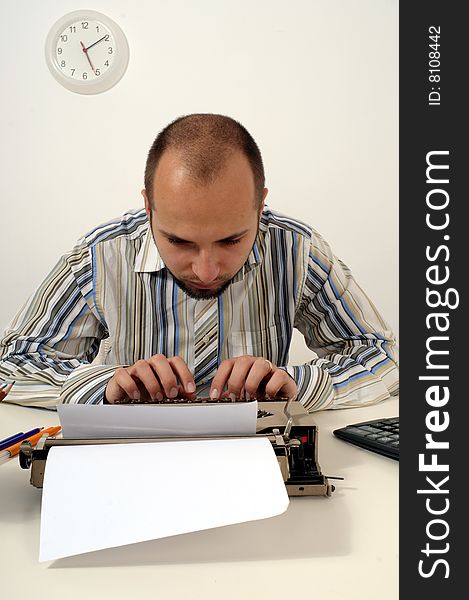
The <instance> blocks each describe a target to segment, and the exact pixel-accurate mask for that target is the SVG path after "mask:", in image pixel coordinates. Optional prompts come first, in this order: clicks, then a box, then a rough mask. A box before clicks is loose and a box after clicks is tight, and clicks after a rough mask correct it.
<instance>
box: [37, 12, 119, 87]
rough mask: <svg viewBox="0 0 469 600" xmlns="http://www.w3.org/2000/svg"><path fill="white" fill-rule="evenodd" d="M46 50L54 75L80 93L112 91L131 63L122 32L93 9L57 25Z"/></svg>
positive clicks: (68, 17) (67, 16)
mask: <svg viewBox="0 0 469 600" xmlns="http://www.w3.org/2000/svg"><path fill="white" fill-rule="evenodd" d="M45 50H46V61H47V66H48V67H49V70H50V72H51V73H52V75H53V76H54V77H55V79H56V80H57V81H58V82H59V83H61V84H62V85H63V86H64V87H66V88H67V89H69V90H71V91H72V92H76V93H78V94H100V93H101V92H105V91H106V90H109V89H110V88H112V87H113V86H114V85H116V83H117V82H118V81H119V80H120V79H121V78H122V76H123V75H124V73H125V71H126V69H127V65H128V63H129V45H128V43H127V38H126V37H125V34H124V32H123V31H122V29H121V28H120V27H119V25H117V23H115V22H114V21H113V20H112V19H110V18H109V17H107V16H106V15H103V14H101V13H98V12H96V11H93V10H77V11H74V12H71V13H68V14H66V15H64V16H63V17H62V18H61V19H59V20H58V21H57V22H56V23H54V25H52V27H51V29H50V31H49V34H48V36H47V40H46V49H45Z"/></svg>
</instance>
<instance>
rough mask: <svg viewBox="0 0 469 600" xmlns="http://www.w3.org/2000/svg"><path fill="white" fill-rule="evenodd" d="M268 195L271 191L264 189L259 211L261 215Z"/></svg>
mask: <svg viewBox="0 0 469 600" xmlns="http://www.w3.org/2000/svg"><path fill="white" fill-rule="evenodd" d="M268 193H269V190H268V189H267V188H264V193H263V196H262V204H261V207H260V210H259V214H260V213H261V212H262V211H263V210H264V204H265V199H266V197H267V194H268Z"/></svg>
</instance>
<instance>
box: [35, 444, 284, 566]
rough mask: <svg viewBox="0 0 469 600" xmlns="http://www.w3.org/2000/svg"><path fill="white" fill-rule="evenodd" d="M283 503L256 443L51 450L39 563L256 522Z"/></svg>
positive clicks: (265, 452) (267, 450) (267, 453)
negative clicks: (204, 530) (214, 528)
mask: <svg viewBox="0 0 469 600" xmlns="http://www.w3.org/2000/svg"><path fill="white" fill-rule="evenodd" d="M288 503H289V498H288V494H287V491H286V488H285V484H284V482H283V479H282V476H281V473H280V469H279V466H278V463H277V458H276V456H275V453H274V450H273V448H272V445H271V443H270V442H269V440H267V439H266V438H262V437H252V438H240V439H227V440H199V441H193V442H188V441H182V440H181V441H169V442H154V443H143V444H141V443H132V444H105V445H104V444H103V445H91V446H70V447H62V448H59V447H55V448H52V449H51V450H50V451H49V456H48V459H47V463H46V470H45V477H44V489H43V496H42V512H41V539H40V554H39V560H40V561H46V560H55V559H58V558H63V557H66V556H72V555H75V554H82V553H84V552H89V551H92V550H100V549H103V548H110V547H115V546H122V545H125V544H131V543H135V542H141V541H146V540H151V539H157V538H162V537H168V536H173V535H179V534H183V533H188V532H191V531H200V530H203V529H210V528H213V527H220V526H223V525H230V524H233V523H240V522H244V521H253V520H257V519H265V518H268V517H273V516H275V515H278V514H281V513H283V512H285V510H286V509H287V507H288ZM183 543H184V541H183V540H182V539H181V544H183Z"/></svg>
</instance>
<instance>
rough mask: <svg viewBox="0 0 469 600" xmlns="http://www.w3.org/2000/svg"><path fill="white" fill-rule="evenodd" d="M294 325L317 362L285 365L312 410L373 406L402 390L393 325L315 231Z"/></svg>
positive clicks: (303, 402) (307, 405)
mask: <svg viewBox="0 0 469 600" xmlns="http://www.w3.org/2000/svg"><path fill="white" fill-rule="evenodd" d="M306 254H307V264H306V270H305V277H304V281H303V287H302V292H301V296H300V300H299V303H298V309H297V311H296V314H295V327H296V328H297V329H298V330H299V331H300V332H301V333H302V334H303V336H304V338H305V342H306V345H307V346H308V348H309V349H310V350H312V351H313V352H314V353H315V354H316V356H317V358H314V359H313V360H311V361H310V362H308V363H307V364H304V365H299V366H288V367H286V370H287V372H288V373H289V375H291V376H292V377H293V378H294V379H295V381H296V383H297V385H298V399H299V400H300V402H301V403H302V404H303V405H304V406H305V408H307V409H308V410H309V411H310V412H312V411H316V410H323V409H333V408H351V407H358V406H366V405H369V404H375V403H378V402H380V401H382V400H385V399H386V398H389V397H390V396H392V395H396V394H398V392H399V374H398V349H397V344H396V339H395V336H394V334H393V332H392V331H391V329H390V327H389V326H388V325H387V324H386V322H385V321H384V320H383V319H382V317H381V316H380V314H379V313H378V311H377V309H376V308H375V306H374V305H373V304H372V302H371V301H370V299H369V298H368V297H367V295H366V294H365V292H364V291H363V290H362V289H361V288H360V287H359V285H358V284H357V283H356V281H355V279H354V278H353V276H352V273H351V272H350V270H349V268H348V267H347V266H346V265H345V264H344V263H343V262H342V261H340V260H339V259H338V258H337V257H336V256H334V255H333V253H332V251H331V249H330V247H329V245H328V244H327V242H326V241H325V240H324V239H323V238H322V237H321V236H319V234H317V233H314V235H313V238H312V242H311V244H310V247H309V251H308V252H306Z"/></svg>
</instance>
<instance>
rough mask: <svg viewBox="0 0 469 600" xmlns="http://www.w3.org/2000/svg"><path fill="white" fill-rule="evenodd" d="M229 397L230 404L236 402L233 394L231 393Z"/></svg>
mask: <svg viewBox="0 0 469 600" xmlns="http://www.w3.org/2000/svg"><path fill="white" fill-rule="evenodd" d="M229 397H230V400H231V402H236V394H233V392H231V394H230V395H229Z"/></svg>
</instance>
